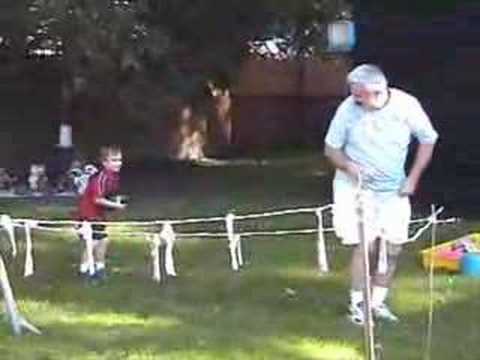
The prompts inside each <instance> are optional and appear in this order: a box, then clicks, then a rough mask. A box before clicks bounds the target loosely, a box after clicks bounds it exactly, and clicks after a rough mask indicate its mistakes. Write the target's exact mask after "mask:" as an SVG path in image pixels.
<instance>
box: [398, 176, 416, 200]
mask: <svg viewBox="0 0 480 360" xmlns="http://www.w3.org/2000/svg"><path fill="white" fill-rule="evenodd" d="M416 189H417V181H415V180H414V179H412V178H410V177H407V178H406V179H405V181H404V183H403V184H402V186H401V187H400V190H399V191H398V193H399V194H400V196H412V195H413V194H414V193H415V190H416Z"/></svg>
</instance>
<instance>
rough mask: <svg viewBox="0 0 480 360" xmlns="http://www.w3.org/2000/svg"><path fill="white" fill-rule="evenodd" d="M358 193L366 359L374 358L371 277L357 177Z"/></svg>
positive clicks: (360, 193) (360, 190)
mask: <svg viewBox="0 0 480 360" xmlns="http://www.w3.org/2000/svg"><path fill="white" fill-rule="evenodd" d="M358 183H359V185H358V193H357V199H356V202H357V204H356V212H357V217H358V236H359V239H360V244H361V246H362V250H363V253H362V255H363V276H364V283H363V292H364V295H363V300H364V308H365V315H366V319H365V320H366V321H365V324H364V327H363V329H364V340H365V352H366V355H367V356H366V359H367V360H375V334H374V330H373V326H374V323H373V313H372V289H371V278H370V251H369V246H370V244H369V241H368V240H369V239H367V237H366V236H365V213H364V204H363V198H362V179H361V177H359V181H358Z"/></svg>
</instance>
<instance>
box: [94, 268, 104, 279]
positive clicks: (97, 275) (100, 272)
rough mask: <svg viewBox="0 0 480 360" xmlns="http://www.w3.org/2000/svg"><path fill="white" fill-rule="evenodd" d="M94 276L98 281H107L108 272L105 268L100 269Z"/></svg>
mask: <svg viewBox="0 0 480 360" xmlns="http://www.w3.org/2000/svg"><path fill="white" fill-rule="evenodd" d="M92 277H93V278H94V280H97V281H105V280H106V279H107V272H106V271H105V268H103V269H98V270H97V271H95V274H93V276H92Z"/></svg>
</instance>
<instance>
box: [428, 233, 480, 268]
mask: <svg viewBox="0 0 480 360" xmlns="http://www.w3.org/2000/svg"><path fill="white" fill-rule="evenodd" d="M465 242H471V243H472V244H474V245H475V246H476V247H478V248H480V233H474V234H468V235H465V236H462V237H460V238H458V239H455V240H452V241H448V242H444V243H442V244H440V245H437V246H434V247H433V248H428V249H425V250H422V251H420V256H421V257H422V265H423V268H424V269H425V270H428V269H430V264H431V263H432V261H433V268H434V269H435V270H446V271H451V272H458V271H460V260H461V256H460V257H458V256H445V252H446V251H448V250H450V249H452V248H453V247H454V246H455V245H460V244H462V243H465Z"/></svg>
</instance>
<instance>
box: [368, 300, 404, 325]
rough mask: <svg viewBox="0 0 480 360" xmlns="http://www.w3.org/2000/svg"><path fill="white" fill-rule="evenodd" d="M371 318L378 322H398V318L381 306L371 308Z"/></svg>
mask: <svg viewBox="0 0 480 360" xmlns="http://www.w3.org/2000/svg"><path fill="white" fill-rule="evenodd" d="M372 312H373V316H374V317H375V318H376V319H379V320H386V321H389V322H392V323H396V322H398V321H399V318H398V317H397V316H396V315H395V314H394V313H393V312H392V311H391V310H390V309H389V308H388V306H387V305H385V304H381V305H379V306H375V307H374V308H372Z"/></svg>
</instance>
